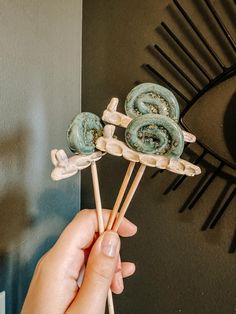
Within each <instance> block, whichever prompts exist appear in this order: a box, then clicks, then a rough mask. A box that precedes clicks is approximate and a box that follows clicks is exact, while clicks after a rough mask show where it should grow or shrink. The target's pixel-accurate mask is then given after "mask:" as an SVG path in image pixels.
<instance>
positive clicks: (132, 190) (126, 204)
mask: <svg viewBox="0 0 236 314" xmlns="http://www.w3.org/2000/svg"><path fill="white" fill-rule="evenodd" d="M145 169H146V166H145V165H143V164H141V165H140V167H139V170H138V172H137V174H136V176H135V178H134V181H133V183H132V185H131V187H130V189H129V192H128V194H127V196H126V198H125V201H124V203H123V205H122V207H121V210H120V212H119V215H118V218H117V220H116V222H115V224H114V226H113V228H112V230H113V231H115V232H117V230H118V229H119V226H120V224H121V222H122V219H123V218H124V216H125V213H126V211H127V209H128V207H129V204H130V202H131V201H132V198H133V196H134V193H135V191H136V189H137V187H138V185H139V183H140V180H141V179H142V176H143V174H144V171H145Z"/></svg>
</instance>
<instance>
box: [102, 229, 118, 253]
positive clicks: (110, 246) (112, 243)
mask: <svg viewBox="0 0 236 314" xmlns="http://www.w3.org/2000/svg"><path fill="white" fill-rule="evenodd" d="M119 241H120V240H119V236H118V234H117V233H116V232H105V233H104V235H103V239H102V244H101V248H102V252H103V254H105V255H106V256H108V257H115V256H116V255H117V253H118V252H117V248H118V245H119Z"/></svg>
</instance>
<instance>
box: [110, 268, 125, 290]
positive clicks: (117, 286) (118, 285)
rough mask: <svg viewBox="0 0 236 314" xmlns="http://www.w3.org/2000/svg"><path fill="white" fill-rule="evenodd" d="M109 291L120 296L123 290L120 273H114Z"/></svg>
mask: <svg viewBox="0 0 236 314" xmlns="http://www.w3.org/2000/svg"><path fill="white" fill-rule="evenodd" d="M111 290H112V292H113V293H115V294H121V293H122V292H123V290H124V281H123V276H122V273H121V272H120V271H119V272H117V273H115V274H114V276H113V279H112V284H111Z"/></svg>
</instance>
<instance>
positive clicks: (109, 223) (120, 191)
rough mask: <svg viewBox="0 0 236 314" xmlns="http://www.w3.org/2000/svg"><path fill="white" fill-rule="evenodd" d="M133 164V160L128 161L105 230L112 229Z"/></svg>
mask: <svg viewBox="0 0 236 314" xmlns="http://www.w3.org/2000/svg"><path fill="white" fill-rule="evenodd" d="M134 166H135V162H134V161H131V162H130V163H129V166H128V169H127V171H126V174H125V177H124V180H123V182H122V184H121V187H120V190H119V193H118V196H117V198H116V201H115V205H114V207H113V210H112V212H111V215H110V218H109V221H108V224H107V228H106V230H111V229H112V226H113V224H114V221H115V219H116V216H117V213H118V211H119V208H120V204H121V202H122V199H123V197H124V194H125V191H126V189H127V186H128V183H129V180H130V178H131V175H132V173H133V170H134Z"/></svg>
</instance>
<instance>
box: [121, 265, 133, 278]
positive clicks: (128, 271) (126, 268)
mask: <svg viewBox="0 0 236 314" xmlns="http://www.w3.org/2000/svg"><path fill="white" fill-rule="evenodd" d="M135 271H136V265H135V264H134V263H130V262H123V263H122V270H121V272H122V276H123V278H127V277H130V276H132V275H133V274H134V273H135Z"/></svg>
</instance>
